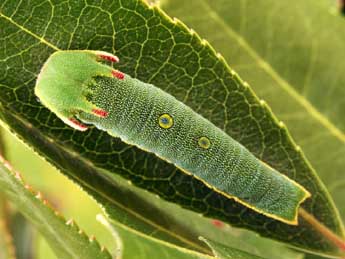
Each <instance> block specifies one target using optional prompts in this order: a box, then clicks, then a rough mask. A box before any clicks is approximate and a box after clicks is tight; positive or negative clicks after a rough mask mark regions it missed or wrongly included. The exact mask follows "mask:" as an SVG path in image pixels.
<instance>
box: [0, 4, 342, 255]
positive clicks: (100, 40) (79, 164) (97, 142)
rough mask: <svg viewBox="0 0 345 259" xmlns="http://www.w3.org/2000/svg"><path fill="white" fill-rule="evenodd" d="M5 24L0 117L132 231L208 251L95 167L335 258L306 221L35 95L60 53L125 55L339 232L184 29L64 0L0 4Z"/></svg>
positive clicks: (210, 54) (280, 141) (285, 153)
mask: <svg viewBox="0 0 345 259" xmlns="http://www.w3.org/2000/svg"><path fill="white" fill-rule="evenodd" d="M38 5H39V8H36V7H37V6H38ZM66 13H68V14H69V15H68V16H66ZM191 13H194V12H191ZM0 25H1V26H2V27H3V28H5V30H2V31H1V32H0V36H1V38H4V39H5V40H3V41H1V42H0V75H4V76H2V77H1V76H0V87H1V88H0V89H1V91H0V101H1V106H0V116H1V119H2V120H3V121H4V122H6V123H7V124H8V125H9V126H10V127H11V128H12V129H13V130H15V131H16V133H17V134H18V135H19V136H20V137H21V138H23V139H24V140H25V141H26V142H27V143H28V144H29V145H31V146H33V147H34V148H35V150H36V151H39V152H40V154H41V155H43V156H45V157H46V158H47V159H48V160H49V161H50V162H52V163H53V164H55V165H56V166H57V167H59V168H60V169H61V170H62V171H63V172H64V173H66V174H67V175H68V176H69V177H71V178H72V179H74V180H75V181H76V182H78V183H79V184H80V185H81V186H82V187H83V188H84V189H85V190H87V191H88V192H89V193H91V194H92V195H93V196H94V197H96V199H97V200H98V201H101V203H102V204H103V205H105V206H107V207H109V208H112V209H114V210H116V209H117V210H119V209H120V210H122V211H125V212H126V213H129V214H130V215H131V216H132V217H133V218H135V219H137V221H138V222H139V223H138V224H135V226H134V228H141V230H142V231H144V232H145V231H148V232H149V231H154V230H157V229H159V235H160V238H162V239H164V240H169V241H170V242H173V243H178V244H179V245H181V243H182V244H184V245H190V246H193V247H194V248H195V249H198V250H201V251H205V248H203V247H202V245H200V244H199V243H198V242H197V241H195V239H196V236H194V235H193V233H190V232H192V231H186V229H185V228H184V227H183V228H176V229H173V230H172V231H171V230H170V229H169V225H168V224H167V223H166V222H162V219H160V217H161V216H162V215H166V214H169V211H159V213H157V214H155V215H153V216H152V215H151V216H147V215H148V213H143V210H144V209H142V208H138V206H137V204H140V201H141V199H140V198H139V197H136V196H135V195H134V196H131V198H130V200H131V203H129V204H127V203H126V202H124V200H126V199H125V198H124V196H123V195H119V194H124V193H126V192H125V189H123V188H119V187H118V186H117V184H116V183H115V182H114V181H112V180H111V178H110V177H107V178H105V177H104V176H103V175H104V172H101V171H102V170H106V171H108V172H113V173H117V174H120V175H122V176H123V177H125V178H127V179H130V180H131V181H132V182H133V183H134V184H135V185H137V186H140V187H143V188H146V189H148V190H150V191H152V192H155V193H157V194H159V195H160V196H161V197H163V198H165V199H167V200H170V201H173V202H176V203H178V204H180V205H182V206H183V207H186V208H189V209H193V210H195V211H197V212H199V213H202V214H204V215H206V216H208V217H213V218H218V219H221V220H223V221H226V222H229V223H231V224H232V225H234V226H238V227H245V228H249V229H251V230H255V231H257V232H259V233H260V234H261V235H264V236H268V237H270V238H274V239H277V240H280V241H283V242H286V243H288V244H290V245H291V246H295V247H299V248H302V249H305V250H309V251H313V252H318V253H324V254H328V255H333V256H337V255H339V254H340V251H339V249H338V248H337V247H336V245H335V244H334V243H333V242H331V241H330V238H329V236H325V235H324V234H322V233H321V232H320V231H319V229H317V228H315V226H313V225H310V223H308V222H306V221H304V220H303V219H300V224H299V225H298V226H297V227H293V226H288V225H286V224H283V223H279V222H276V221H274V220H272V219H269V218H266V217H264V216H262V215H260V214H257V213H255V212H253V211H251V210H249V209H247V208H245V207H243V206H241V205H239V204H237V203H235V202H234V201H233V200H228V199H226V198H224V197H222V196H221V195H219V194H217V193H214V192H213V191H212V190H210V189H209V188H207V187H206V186H204V185H203V184H202V183H201V182H199V181H197V180H195V179H193V178H191V177H190V176H187V175H185V174H183V173H182V172H180V171H178V170H176V168H175V167H174V166H172V165H170V164H167V163H166V162H164V161H161V160H159V159H158V158H157V157H155V156H154V155H152V154H148V153H145V152H142V151H140V150H138V149H136V148H134V147H129V146H127V145H126V144H124V143H122V142H120V141H119V140H118V139H114V138H111V137H110V136H108V135H107V134H106V133H104V132H100V131H98V130H96V129H92V130H90V131H89V132H88V133H87V134H83V133H79V132H74V131H73V130H71V129H70V128H67V127H66V126H65V125H64V124H63V123H62V122H61V121H60V120H58V119H57V118H56V117H55V116H54V115H53V114H51V113H50V112H49V111H48V110H46V109H44V108H43V107H42V106H41V105H40V104H39V103H38V102H37V100H36V98H35V96H34V94H33V87H34V84H35V78H36V76H37V74H38V72H39V70H40V68H41V66H42V64H43V63H44V61H45V60H46V59H47V58H48V56H49V55H50V54H51V53H52V52H54V51H55V50H56V49H97V50H105V51H108V52H116V55H118V56H119V57H120V59H121V63H120V64H118V65H117V67H118V68H119V69H120V70H122V71H123V72H125V73H128V74H130V75H131V76H133V77H136V78H138V79H140V80H142V81H145V82H149V83H153V84H155V85H156V86H159V87H161V88H163V89H164V90H166V91H167V92H169V93H171V94H173V95H174V96H175V97H176V98H178V99H179V100H181V101H184V102H185V103H186V104H187V105H189V106H190V107H191V108H193V109H194V110H195V111H197V112H199V113H200V114H202V115H203V116H204V117H206V118H207V119H209V120H210V121H212V122H213V123H214V124H216V125H217V126H219V127H220V128H222V129H224V130H225V131H226V132H227V133H228V134H229V135H231V136H232V137H234V138H235V139H237V140H238V141H240V142H241V143H242V144H244V145H245V146H246V147H247V148H248V149H250V150H251V151H252V152H253V153H254V154H255V155H256V156H257V157H259V158H260V159H262V160H264V161H266V162H267V163H269V164H270V165H272V166H273V167H274V168H276V169H277V170H278V171H280V172H283V173H286V174H287V175H288V176H289V177H291V178H293V179H295V180H296V181H298V182H299V183H301V184H302V185H303V186H305V187H306V188H307V189H308V190H309V191H310V192H311V193H312V194H313V197H312V199H310V200H309V201H307V202H306V203H304V208H305V209H306V210H307V211H308V212H309V213H311V214H313V215H314V216H315V217H316V218H318V219H319V222H318V223H320V222H321V223H322V224H324V225H326V226H327V227H328V228H329V229H330V230H331V231H332V232H333V233H335V234H337V235H339V236H340V237H343V232H342V225H341V223H340V222H339V219H338V218H337V217H336V216H329V215H336V212H335V209H334V207H333V204H332V202H331V200H330V198H329V196H328V194H327V193H326V191H325V189H324V187H323V185H322V184H321V183H320V182H319V180H318V179H317V177H316V176H315V174H314V172H313V169H312V168H311V167H310V165H309V163H308V162H307V161H306V160H305V158H304V156H303V154H302V152H300V150H299V149H298V147H297V146H296V145H295V144H294V143H293V142H292V140H291V138H290V136H289V134H288V133H287V130H286V128H285V127H284V126H283V125H281V124H279V123H278V121H277V120H276V119H275V118H274V117H273V116H272V114H271V112H270V110H269V109H268V107H267V106H266V105H264V104H263V103H260V102H259V100H258V99H257V98H256V97H255V96H254V95H253V93H252V92H251V90H250V89H249V87H248V86H247V85H246V84H244V83H243V82H242V81H241V80H240V79H239V78H238V77H237V76H236V74H234V73H233V71H232V70H230V69H229V67H228V66H227V65H226V64H225V62H224V61H223V60H222V59H221V58H220V57H219V56H218V55H216V53H215V52H214V51H213V49H212V48H211V47H210V46H209V45H208V44H207V43H206V42H204V41H201V40H200V38H199V37H198V36H197V35H196V34H195V33H192V32H191V31H190V30H189V29H188V28H186V27H185V26H184V25H183V24H182V23H180V22H178V21H172V20H170V19H169V18H168V17H167V16H165V15H164V14H162V13H161V12H160V10H158V9H156V8H148V7H147V6H146V5H145V4H144V3H142V2H141V1H135V0H130V1H103V2H102V3H99V2H98V1H88V2H87V4H85V2H77V3H76V2H71V1H68V2H63V3H62V4H59V5H56V4H53V3H51V2H49V3H48V2H47V3H46V2H44V3H41V2H40V1H38V0H36V1H31V2H30V3H27V2H19V1H11V2H5V3H4V4H3V5H2V6H1V7H0ZM14 42H15V43H16V44H14ZM18 75H20V76H18ZM191 190H192V192H191ZM135 200H137V201H138V202H135ZM148 206H149V204H148ZM108 210H109V209H108ZM142 215H145V216H144V217H143V216H142ZM146 216H147V217H146ZM163 218H164V217H163ZM143 223H144V224H143ZM206 238H207V237H206ZM206 251H208V250H206ZM206 251H205V252H206Z"/></svg>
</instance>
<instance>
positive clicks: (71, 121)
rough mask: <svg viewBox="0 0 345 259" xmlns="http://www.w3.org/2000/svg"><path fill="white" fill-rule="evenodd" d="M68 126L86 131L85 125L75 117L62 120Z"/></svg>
mask: <svg viewBox="0 0 345 259" xmlns="http://www.w3.org/2000/svg"><path fill="white" fill-rule="evenodd" d="M63 121H64V122H65V123H66V124H67V125H68V126H71V127H72V128H74V129H76V130H79V131H86V130H87V129H88V128H87V126H86V125H84V124H83V123H81V122H80V121H78V120H77V119H75V118H73V117H72V118H69V119H67V120H63Z"/></svg>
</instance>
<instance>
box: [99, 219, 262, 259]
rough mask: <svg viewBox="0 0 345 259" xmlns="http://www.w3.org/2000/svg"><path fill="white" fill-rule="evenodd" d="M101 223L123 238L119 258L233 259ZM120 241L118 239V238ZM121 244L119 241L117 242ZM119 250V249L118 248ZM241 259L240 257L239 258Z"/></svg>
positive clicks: (245, 255)
mask: <svg viewBox="0 0 345 259" xmlns="http://www.w3.org/2000/svg"><path fill="white" fill-rule="evenodd" d="M100 221H101V222H102V223H103V224H104V225H106V226H107V227H108V228H109V229H110V231H111V232H113V235H115V236H117V235H119V236H120V237H121V242H122V243H123V244H121V247H120V249H121V251H120V252H119V253H117V254H118V257H115V258H116V259H117V258H121V257H120V256H122V257H123V258H124V259H126V258H128V259H129V258H142V259H145V258H148V259H149V258H160V259H165V258H166V259H169V258H179V259H180V258H181V259H184V258H186V259H187V258H200V259H201V258H203V259H216V258H224V259H227V258H233V257H219V256H218V254H214V255H205V254H200V253H198V252H195V251H193V250H188V249H185V248H182V247H178V246H175V245H172V244H171V243H168V242H164V241H162V240H159V239H156V238H154V237H152V236H148V235H145V234H142V233H141V232H138V231H135V230H133V229H132V228H128V227H127V226H125V225H123V224H119V223H118V222H117V221H110V222H108V221H107V220H106V219H105V218H104V217H102V216H101V217H100ZM116 239H118V238H116ZM116 243H117V244H119V241H117V242H116ZM118 248H119V247H118ZM222 249H223V251H227V252H228V253H232V254H237V255H241V256H242V257H241V259H242V258H243V259H259V257H256V256H253V255H251V254H249V253H245V252H242V251H240V250H237V249H233V248H228V247H225V246H222ZM238 258H239V257H238Z"/></svg>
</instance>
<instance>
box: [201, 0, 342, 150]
mask: <svg viewBox="0 0 345 259" xmlns="http://www.w3.org/2000/svg"><path fill="white" fill-rule="evenodd" d="M200 2H201V3H202V4H203V5H204V8H205V9H206V8H207V11H208V13H209V16H210V18H211V19H213V20H214V21H215V22H216V23H218V24H219V25H220V26H221V27H223V28H224V29H225V32H226V33H227V34H228V36H229V37H231V38H234V39H235V40H236V41H237V43H238V44H239V45H240V46H241V47H242V48H243V49H244V50H245V51H246V52H247V53H248V55H249V56H250V57H251V58H253V60H255V62H256V63H257V65H258V66H259V67H260V68H262V69H263V70H264V71H265V72H266V73H267V74H268V75H269V76H270V77H271V78H272V79H273V80H274V81H275V82H276V83H277V84H278V86H280V87H281V88H282V89H283V90H284V91H286V92H287V93H288V94H289V95H290V96H291V97H292V98H293V99H295V100H296V101H297V102H298V103H299V104H300V105H301V106H302V107H304V108H305V109H306V111H307V112H308V113H309V114H310V115H311V116H312V117H313V118H315V119H316V120H317V121H319V122H320V123H321V125H323V126H324V127H325V128H326V129H328V130H329V132H330V133H331V134H332V135H333V136H335V137H336V138H337V139H339V140H340V141H341V142H342V143H344V144H345V133H343V132H342V131H341V130H340V129H339V128H338V127H336V126H335V125H334V124H333V123H332V122H331V121H330V120H328V119H327V118H326V117H325V116H324V115H323V114H322V113H321V112H319V111H318V110H317V109H316V108H315V107H314V106H313V105H312V104H311V103H310V102H309V101H307V99H306V98H304V97H303V95H301V94H299V93H298V92H297V91H296V90H295V89H294V87H293V86H292V85H291V84H290V83H289V82H288V81H286V80H285V79H284V78H283V77H281V76H280V75H279V73H278V72H277V71H276V70H275V69H274V68H273V67H272V66H271V65H270V64H269V63H268V62H266V61H265V60H264V59H263V58H262V57H261V56H260V55H259V54H258V53H257V52H256V51H255V50H254V49H253V48H252V47H251V46H250V44H249V43H248V42H247V40H246V39H245V38H243V37H242V36H241V35H240V34H238V33H237V32H236V31H234V30H233V29H232V28H231V27H230V26H229V25H228V24H227V23H226V22H225V21H224V19H223V18H221V17H220V16H219V15H218V13H217V12H215V11H214V10H213V8H212V7H211V6H210V5H209V4H208V3H207V2H206V1H205V0H201V1H200Z"/></svg>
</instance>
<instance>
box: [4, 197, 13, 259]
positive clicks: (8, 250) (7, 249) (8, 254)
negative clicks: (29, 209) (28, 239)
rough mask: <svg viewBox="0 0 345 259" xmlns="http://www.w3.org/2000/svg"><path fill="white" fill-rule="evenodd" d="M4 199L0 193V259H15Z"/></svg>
mask: <svg viewBox="0 0 345 259" xmlns="http://www.w3.org/2000/svg"><path fill="white" fill-rule="evenodd" d="M6 202H7V201H6V199H5V197H3V195H1V193H0V259H15V258H16V257H15V248H14V244H13V238H12V235H11V232H10V231H9V224H10V223H9V221H8V215H7V214H8V213H7V206H6Z"/></svg>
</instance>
